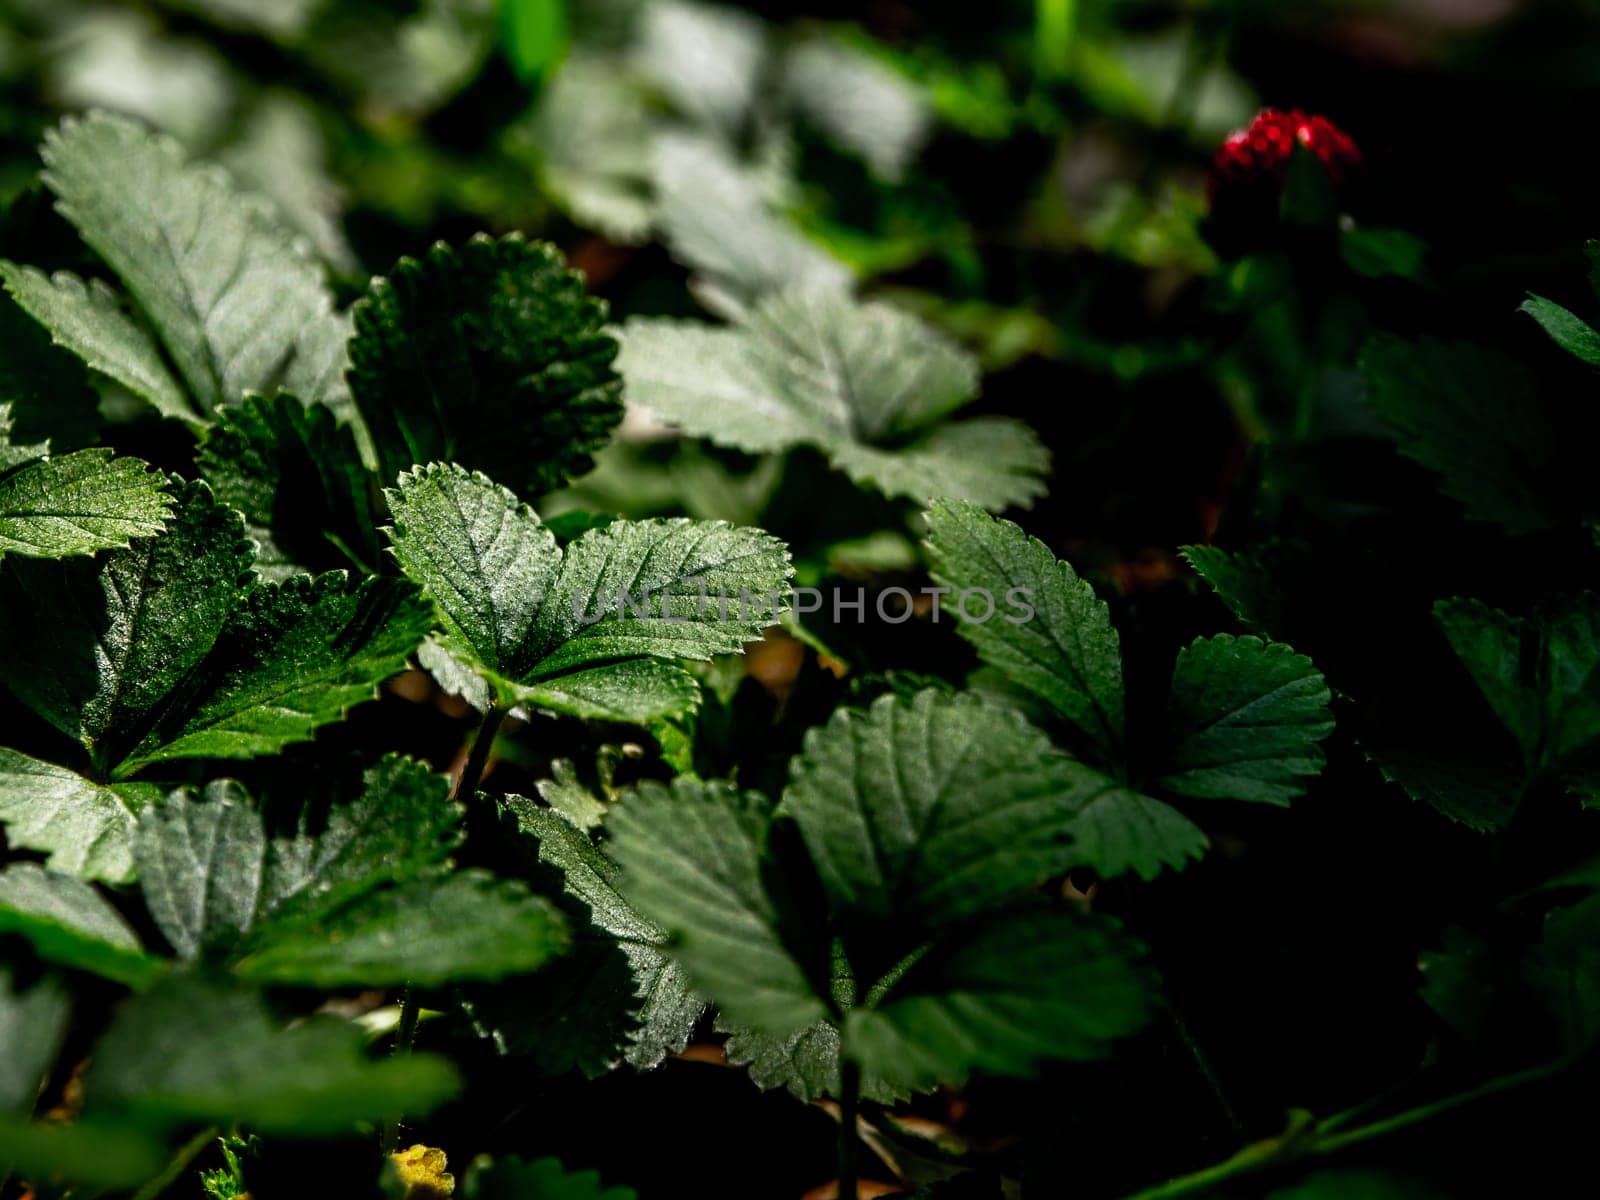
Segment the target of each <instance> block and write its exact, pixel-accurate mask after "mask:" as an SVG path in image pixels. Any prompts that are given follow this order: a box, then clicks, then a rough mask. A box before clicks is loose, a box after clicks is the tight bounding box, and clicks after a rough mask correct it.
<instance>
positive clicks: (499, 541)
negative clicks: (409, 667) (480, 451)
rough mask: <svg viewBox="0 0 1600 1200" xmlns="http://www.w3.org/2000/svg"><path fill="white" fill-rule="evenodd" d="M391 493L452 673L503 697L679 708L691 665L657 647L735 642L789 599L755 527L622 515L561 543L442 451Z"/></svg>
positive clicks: (612, 708)
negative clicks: (461, 670) (460, 671)
mask: <svg viewBox="0 0 1600 1200" xmlns="http://www.w3.org/2000/svg"><path fill="white" fill-rule="evenodd" d="M389 504H390V508H391V511H393V513H394V516H395V525H394V527H393V528H392V529H391V530H390V531H389V537H390V541H391V542H392V543H393V547H394V553H395V557H396V558H397V559H398V560H399V562H400V566H401V569H402V570H404V571H405V573H406V574H407V575H408V576H409V577H410V578H411V579H413V580H415V581H416V582H417V583H419V584H421V585H422V586H423V588H424V589H425V590H426V591H427V592H428V594H429V595H430V596H431V597H432V598H433V600H434V601H435V603H436V604H437V606H438V610H439V619H440V623H441V624H442V626H443V629H444V635H443V638H442V639H441V649H442V651H443V653H444V656H445V661H446V662H447V663H448V664H449V665H450V667H451V672H450V673H451V674H453V673H454V668H455V666H456V665H461V666H466V667H470V668H471V669H473V670H474V671H476V672H477V673H478V674H479V675H481V676H482V677H483V678H484V679H485V680H487V681H488V683H489V684H490V685H491V686H492V687H493V689H494V691H495V693H496V695H497V697H498V699H499V701H500V702H501V703H502V704H530V705H533V706H535V707H539V708H545V709H549V710H552V711H555V712H561V713H567V714H569V715H573V716H579V717H587V718H597V719H603V720H612V721H625V722H641V721H648V720H652V719H655V718H657V717H661V716H666V715H670V714H673V713H678V712H682V711H684V710H686V709H688V708H691V707H693V706H694V705H695V704H696V703H697V702H698V699H699V689H698V688H697V686H696V684H695V682H694V680H693V678H692V677H691V676H689V675H688V674H687V673H685V672H684V671H683V670H681V669H680V668H678V667H677V666H675V665H672V664H671V663H668V662H661V661H651V660H652V659H658V660H659V659H705V658H710V657H711V656H713V655H716V654H732V653H736V652H738V651H739V650H740V649H742V647H743V646H744V644H745V643H746V642H750V641H754V640H756V639H757V638H759V637H760V636H761V631H762V630H763V629H765V628H766V627H767V626H768V625H770V624H771V623H772V622H773V621H774V620H776V619H777V615H778V613H779V611H781V608H782V605H783V602H784V600H785V599H786V597H785V595H784V592H785V591H786V585H787V581H788V578H789V561H788V552H787V551H786V550H785V548H784V546H783V543H781V542H779V541H778V540H777V539H775V538H772V537H769V536H768V535H767V534H765V533H762V532H761V531H760V530H756V529H741V528H737V527H735V526H732V525H728V524H725V523H723V522H720V521H687V520H658V521H636V522H626V521H618V522H615V523H613V524H610V525H607V526H605V527H603V528H598V529H590V530H588V531H587V532H585V533H584V534H583V535H582V536H581V537H579V538H578V539H577V540H576V541H575V542H573V543H572V544H570V545H569V546H568V547H567V548H566V549H565V551H563V550H561V549H560V548H558V547H557V545H556V541H555V537H554V536H553V535H552V534H551V533H550V531H549V529H547V528H546V527H545V526H544V525H543V524H541V522H540V521H539V518H538V516H537V515H536V514H535V513H534V512H533V510H532V509H531V508H529V507H528V506H527V505H525V504H521V503H520V502H519V501H518V500H517V498H516V497H515V496H514V495H513V494H512V493H511V492H510V491H508V490H507V489H505V488H503V487H500V486H499V485H498V484H495V483H494V482H492V481H491V480H490V479H488V478H487V477H486V476H484V475H482V474H478V473H468V472H467V471H466V470H464V469H463V468H461V467H457V466H454V465H450V466H444V465H440V464H434V465H431V466H428V467H425V468H419V469H417V470H415V471H411V472H408V473H406V474H404V475H402V476H401V478H400V484H399V486H398V487H397V488H395V489H394V490H392V491H391V492H390V493H389ZM775 602H776V603H775ZM646 656H649V657H646Z"/></svg>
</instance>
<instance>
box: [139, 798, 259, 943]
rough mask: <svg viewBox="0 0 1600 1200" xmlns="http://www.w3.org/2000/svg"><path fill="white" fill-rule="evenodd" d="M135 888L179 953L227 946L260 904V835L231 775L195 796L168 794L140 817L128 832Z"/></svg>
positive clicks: (252, 812) (253, 917)
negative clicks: (135, 868)
mask: <svg viewBox="0 0 1600 1200" xmlns="http://www.w3.org/2000/svg"><path fill="white" fill-rule="evenodd" d="M134 860H135V862H136V863H137V865H138V868H139V890H140V891H141V892H143V893H144V902H145V905H146V906H147V907H148V908H149V909H150V915H151V916H152V917H153V918H154V919H155V923H156V925H157V927H158V928H159V929H160V930H161V933H162V935H163V936H164V937H165V938H166V939H167V942H168V944H169V945H171V947H172V948H173V950H175V951H176V952H177V954H178V957H179V958H195V957H197V956H198V955H199V954H200V953H201V952H202V951H203V950H206V949H210V948H213V947H219V946H220V947H223V948H226V947H228V946H230V945H232V944H233V943H235V942H237V941H238V940H239V938H241V937H242V936H243V935H244V934H245V933H246V932H247V931H248V930H249V929H250V927H251V926H252V925H254V924H255V920H256V914H257V912H258V910H259V909H260V908H261V906H262V904H261V901H262V891H263V888H264V887H265V881H266V871H267V835H266V830H265V829H263V828H262V825H261V818H260V817H259V816H258V815H257V814H256V811H255V808H254V807H253V806H252V805H251V803H250V801H249V798H248V797H247V796H246V795H245V794H244V791H243V789H241V788H240V787H239V786H238V785H237V784H235V783H233V782H232V781H231V780H221V781H218V782H216V783H213V784H211V786H210V787H208V788H207V789H206V794H205V799H204V800H203V801H195V800H192V799H190V798H189V797H188V796H187V795H185V794H184V793H183V792H174V793H173V794H172V796H171V797H170V798H169V799H168V800H167V802H166V803H165V804H160V805H155V806H153V807H151V808H150V809H148V810H146V811H145V813H144V814H143V815H142V816H141V817H140V820H139V828H138V832H137V834H136V835H135V838H134Z"/></svg>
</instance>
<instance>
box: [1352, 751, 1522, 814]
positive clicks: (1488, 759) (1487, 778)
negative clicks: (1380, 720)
mask: <svg viewBox="0 0 1600 1200" xmlns="http://www.w3.org/2000/svg"><path fill="white" fill-rule="evenodd" d="M1363 748H1364V750H1365V751H1366V753H1367V757H1368V758H1369V759H1370V760H1371V761H1372V762H1373V763H1375V764H1376V765H1377V767H1378V770H1379V771H1381V772H1382V773H1383V777H1384V778H1385V779H1387V780H1389V782H1391V783H1394V784H1397V785H1399V787H1400V788H1401V789H1402V790H1403V791H1404V792H1405V793H1406V795H1408V796H1410V797H1411V798H1412V799H1413V800H1419V801H1421V802H1422V803H1423V804H1426V805H1428V806H1429V807H1431V808H1432V809H1434V811H1436V812H1438V813H1441V814H1442V815H1444V816H1446V817H1448V818H1450V820H1452V821H1455V822H1458V823H1459V824H1462V825H1465V826H1466V827H1467V828H1469V829H1476V830H1479V831H1480V832H1481V831H1488V830H1493V829H1504V828H1505V825H1506V822H1507V821H1509V820H1510V819H1511V814H1512V812H1513V811H1515V809H1516V800H1517V793H1518V792H1519V791H1520V790H1521V786H1522V784H1521V778H1520V773H1519V771H1518V770H1517V764H1516V763H1515V762H1513V761H1512V760H1511V757H1510V756H1509V755H1506V756H1505V757H1504V758H1499V757H1495V756H1492V755H1488V754H1483V753H1481V752H1478V750H1477V748H1474V747H1466V746H1461V745H1459V744H1458V745H1451V746H1441V747H1438V748H1436V749H1434V748H1417V747H1412V746H1391V745H1379V746H1376V747H1372V746H1365V747H1363Z"/></svg>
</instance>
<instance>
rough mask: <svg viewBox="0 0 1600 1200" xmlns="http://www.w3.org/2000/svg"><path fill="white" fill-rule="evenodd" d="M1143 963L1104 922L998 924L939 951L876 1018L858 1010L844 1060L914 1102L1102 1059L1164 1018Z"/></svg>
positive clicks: (1048, 917)
mask: <svg viewBox="0 0 1600 1200" xmlns="http://www.w3.org/2000/svg"><path fill="white" fill-rule="evenodd" d="M1141 954H1142V947H1140V946H1139V945H1138V944H1137V943H1134V942H1131V941H1130V940H1128V939H1127V938H1125V937H1123V936H1122V935H1121V934H1120V933H1118V932H1117V930H1116V928H1115V926H1113V925H1111V924H1110V923H1109V922H1106V921H1104V920H1099V919H1095V918H1091V917H1087V916H1082V915H1079V914H1074V913H1067V912H1049V911H1040V910H1031V909H1023V910H1020V911H1012V912H1003V913H998V914H996V915H994V916H991V917H988V918H986V919H984V920H981V921H979V922H977V923H976V924H974V925H973V926H972V927H971V928H969V929H967V930H965V931H963V935H962V936H958V937H956V938H954V939H953V940H950V941H946V942H943V943H941V944H939V945H938V946H936V947H935V948H934V949H933V950H931V951H930V952H929V953H928V954H927V955H925V956H924V957H923V958H921V959H920V960H918V961H917V963H916V964H915V965H914V966H913V967H912V968H911V969H910V970H909V971H908V972H907V973H906V974H905V975H904V976H903V977H902V978H901V979H900V981H899V982H898V983H897V984H895V985H894V987H893V988H892V989H891V990H890V992H889V994H888V996H887V997H886V998H885V999H884V1000H882V1001H881V1002H880V1003H879V1004H878V1005H877V1006H876V1007H873V1008H855V1009H852V1010H851V1011H850V1012H849V1013H848V1014H847V1015H846V1017H845V1025H844V1048H845V1053H846V1054H847V1055H848V1056H849V1057H851V1058H853V1059H855V1060H857V1061H858V1062H860V1064H861V1066H862V1068H863V1070H866V1071H872V1072H875V1073H877V1074H879V1075H881V1076H883V1077H885V1078H887V1079H891V1080H894V1081H896V1082H898V1083H900V1084H902V1085H903V1086H904V1087H906V1088H907V1089H909V1090H913V1091H921V1090H924V1089H926V1088H929V1087H932V1086H934V1085H935V1084H939V1083H945V1084H955V1085H959V1084H960V1083H962V1082H963V1081H965V1080H966V1078H967V1077H968V1075H970V1074H971V1073H972V1072H973V1071H986V1072H990V1073H993V1074H1004V1075H1026V1074H1031V1073H1032V1072H1033V1070H1034V1068H1035V1067H1036V1065H1037V1064H1038V1063H1040V1062H1041V1061H1044V1060H1046V1059H1068V1060H1082V1059H1093V1058H1100V1057H1103V1056H1104V1055H1105V1054H1106V1052H1107V1051H1108V1049H1109V1047H1110V1044H1111V1042H1112V1041H1113V1040H1115V1039H1116V1038H1119V1037H1126V1036H1127V1035H1129V1034H1131V1033H1134V1032H1137V1031H1138V1030H1139V1029H1140V1028H1141V1027H1142V1026H1143V1025H1144V1024H1145V1022H1146V1021H1147V1020H1148V1019H1149V1018H1150V1015H1151V1013H1152V1011H1153V1010H1154V1008H1155V1003H1156V993H1155V986H1154V983H1155V981H1154V979H1153V977H1152V974H1151V972H1149V971H1148V970H1146V969H1145V968H1144V967H1142V966H1141V965H1139V963H1138V962H1137V959H1138V958H1139V957H1140V956H1141Z"/></svg>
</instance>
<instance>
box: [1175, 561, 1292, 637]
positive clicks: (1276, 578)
mask: <svg viewBox="0 0 1600 1200" xmlns="http://www.w3.org/2000/svg"><path fill="white" fill-rule="evenodd" d="M1278 549H1279V546H1278V544H1277V543H1275V542H1269V543H1267V544H1266V545H1264V546H1260V547H1256V548H1254V549H1251V550H1240V551H1229V550H1222V549H1219V548H1218V547H1216V546H1185V547H1183V549H1182V550H1181V551H1180V552H1179V553H1180V554H1181V555H1182V557H1183V558H1184V560H1185V561H1186V562H1187V563H1188V564H1189V565H1190V566H1191V567H1193V568H1194V573H1195V574H1196V575H1198V576H1199V577H1200V578H1201V579H1203V580H1205V581H1206V584H1207V585H1208V586H1209V587H1210V588H1211V590H1212V591H1213V592H1215V593H1216V594H1217V598H1218V599H1220V600H1221V601H1222V602H1223V603H1224V604H1226V605H1227V606H1228V607H1229V608H1230V609H1232V610H1233V615H1234V616H1236V617H1238V618H1239V621H1240V623H1241V624H1243V625H1244V626H1245V627H1246V628H1247V629H1249V630H1251V631H1252V632H1254V633H1259V634H1262V635H1264V636H1270V635H1272V634H1273V633H1274V632H1277V631H1280V630H1282V628H1283V626H1284V623H1285V612H1284V609H1285V603H1284V599H1283V595H1282V575H1283V573H1284V571H1283V569H1282V564H1280V563H1279V562H1277V561H1276V556H1277V555H1276V552H1277V551H1278Z"/></svg>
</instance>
